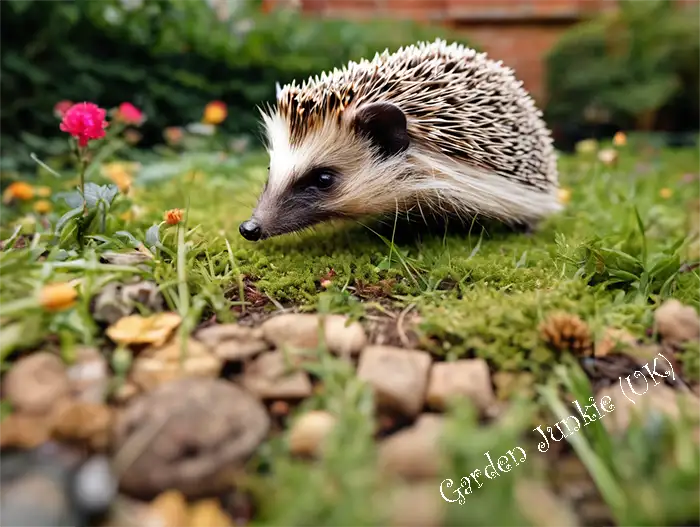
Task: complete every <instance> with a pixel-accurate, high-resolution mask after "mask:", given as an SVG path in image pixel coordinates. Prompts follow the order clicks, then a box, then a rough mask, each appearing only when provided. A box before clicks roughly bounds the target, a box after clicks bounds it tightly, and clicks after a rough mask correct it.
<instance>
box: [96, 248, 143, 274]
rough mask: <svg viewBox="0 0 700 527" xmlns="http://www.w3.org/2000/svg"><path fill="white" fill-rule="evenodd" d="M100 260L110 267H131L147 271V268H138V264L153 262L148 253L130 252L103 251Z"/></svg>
mask: <svg viewBox="0 0 700 527" xmlns="http://www.w3.org/2000/svg"><path fill="white" fill-rule="evenodd" d="M100 259H101V260H104V261H105V262H106V263H110V264H112V265H125V266H131V265H133V266H138V267H141V268H143V269H146V270H148V267H147V266H146V267H145V266H143V265H141V266H140V265H139V264H143V263H145V262H148V261H150V260H153V256H152V255H151V254H150V253H148V252H144V251H131V252H128V253H118V252H114V251H105V252H104V253H102V254H101V255H100Z"/></svg>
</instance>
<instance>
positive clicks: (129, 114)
mask: <svg viewBox="0 0 700 527" xmlns="http://www.w3.org/2000/svg"><path fill="white" fill-rule="evenodd" d="M116 118H117V119H119V120H120V121H122V122H124V123H126V124H141V121H143V112H142V111H141V110H139V109H138V108H137V107H136V106H134V105H133V104H131V103H130V102H123V103H121V104H120V105H119V108H117V112H116Z"/></svg>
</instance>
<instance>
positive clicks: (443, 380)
mask: <svg viewBox="0 0 700 527" xmlns="http://www.w3.org/2000/svg"><path fill="white" fill-rule="evenodd" d="M461 397H466V398H468V399H469V400H470V401H471V402H472V403H474V405H475V406H476V408H477V409H478V410H479V412H480V413H481V414H482V415H483V414H485V413H486V412H487V411H488V409H489V408H490V407H491V406H492V405H493V403H494V402H495V400H496V396H495V394H494V392H493V387H492V386H491V374H490V372H489V367H488V365H487V364H486V361H485V360H483V359H466V360H458V361H454V362H436V363H435V364H433V367H432V368H431V371H430V380H429V382H428V393H427V397H426V398H427V403H428V405H429V406H430V407H431V408H433V409H435V410H440V411H444V410H446V408H447V405H448V403H449V401H450V400H451V399H453V398H461Z"/></svg>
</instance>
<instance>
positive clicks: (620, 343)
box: [593, 328, 637, 357]
mask: <svg viewBox="0 0 700 527" xmlns="http://www.w3.org/2000/svg"><path fill="white" fill-rule="evenodd" d="M636 344H637V339H635V338H634V337H633V336H632V335H631V334H630V333H629V332H628V331H625V330H624V329H618V328H606V329H605V333H603V337H602V338H601V339H600V341H599V342H596V344H595V351H594V353H593V355H594V356H595V357H605V356H606V355H608V354H610V353H611V352H613V351H615V350H616V349H617V348H618V347H621V348H628V347H630V346H635V345H636Z"/></svg>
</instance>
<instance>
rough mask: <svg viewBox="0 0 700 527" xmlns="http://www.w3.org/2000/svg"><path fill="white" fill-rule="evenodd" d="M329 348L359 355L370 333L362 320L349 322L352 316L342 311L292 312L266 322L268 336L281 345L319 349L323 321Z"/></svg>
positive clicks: (265, 332)
mask: <svg viewBox="0 0 700 527" xmlns="http://www.w3.org/2000/svg"><path fill="white" fill-rule="evenodd" d="M321 320H323V331H324V336H325V341H326V346H327V347H328V349H329V350H330V351H331V352H332V353H335V354H337V355H341V356H354V355H357V354H358V353H359V352H360V351H361V350H362V348H364V347H365V345H366V344H367V335H366V334H365V330H364V328H363V327H362V325H361V324H360V323H359V322H352V323H350V324H349V325H347V326H346V324H347V322H348V321H349V319H348V317H345V316H342V315H316V314H310V313H289V314H284V315H279V316H276V317H272V318H270V319H268V320H266V321H265V322H263V324H262V326H261V329H262V331H263V333H264V335H265V338H266V339H267V340H268V341H270V342H271V343H273V344H274V345H275V346H276V347H277V348H282V347H283V346H289V347H293V348H299V349H315V348H317V347H318V345H319V325H320V323H321Z"/></svg>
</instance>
